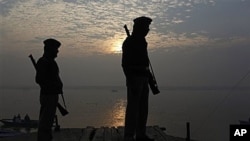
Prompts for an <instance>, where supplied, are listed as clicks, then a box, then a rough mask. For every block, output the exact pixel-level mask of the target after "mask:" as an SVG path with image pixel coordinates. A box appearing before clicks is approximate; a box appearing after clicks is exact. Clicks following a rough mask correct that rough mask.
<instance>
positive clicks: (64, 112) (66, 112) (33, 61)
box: [29, 54, 69, 116]
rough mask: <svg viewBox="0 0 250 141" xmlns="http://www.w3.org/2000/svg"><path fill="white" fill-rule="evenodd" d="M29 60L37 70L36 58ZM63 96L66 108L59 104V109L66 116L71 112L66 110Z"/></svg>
mask: <svg viewBox="0 0 250 141" xmlns="http://www.w3.org/2000/svg"><path fill="white" fill-rule="evenodd" d="M29 58H30V60H31V62H32V64H33V66H34V68H35V70H37V66H36V60H35V59H34V57H33V56H32V54H30V55H29ZM61 95H62V100H63V104H64V107H65V108H64V107H63V106H62V105H61V104H60V103H59V102H58V103H57V108H58V110H59V111H60V113H61V114H62V116H65V115H67V114H68V113H69V112H68V111H67V109H66V104H65V100H64V96H63V94H61Z"/></svg>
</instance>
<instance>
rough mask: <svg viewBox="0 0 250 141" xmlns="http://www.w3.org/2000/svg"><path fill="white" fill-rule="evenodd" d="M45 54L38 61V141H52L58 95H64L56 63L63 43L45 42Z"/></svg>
mask: <svg viewBox="0 0 250 141" xmlns="http://www.w3.org/2000/svg"><path fill="white" fill-rule="evenodd" d="M43 43H44V54H43V56H42V57H41V58H40V59H39V60H38V62H37V65H36V69H37V73H36V82H37V83H38V84H39V85H40V88H41V90H40V104H41V108H40V115H39V126H38V136H37V140H38V141H51V140H52V126H53V122H54V117H55V113H56V107H57V103H58V94H62V93H63V91H62V88H63V83H62V81H61V79H60V77H59V68H58V66H57V63H56V61H55V58H56V57H57V54H58V48H59V47H60V46H61V43H60V42H59V41H57V40H55V39H47V40H45V41H44V42H43Z"/></svg>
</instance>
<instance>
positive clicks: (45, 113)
mask: <svg viewBox="0 0 250 141" xmlns="http://www.w3.org/2000/svg"><path fill="white" fill-rule="evenodd" d="M57 103H58V95H57V94H56V95H44V94H41V95H40V104H41V108H40V115H39V124H38V133H37V141H51V140H52V126H53V123H54V118H55V114H56V107H57Z"/></svg>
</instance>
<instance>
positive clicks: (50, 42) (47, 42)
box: [43, 38, 61, 48]
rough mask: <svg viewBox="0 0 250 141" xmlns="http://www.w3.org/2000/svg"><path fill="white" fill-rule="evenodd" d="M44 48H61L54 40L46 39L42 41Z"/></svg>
mask: <svg viewBox="0 0 250 141" xmlns="http://www.w3.org/2000/svg"><path fill="white" fill-rule="evenodd" d="M43 43H44V46H45V47H56V48H59V47H60V46H61V43H60V42H59V41H57V40H56V39H52V38H49V39H46V40H44V41H43Z"/></svg>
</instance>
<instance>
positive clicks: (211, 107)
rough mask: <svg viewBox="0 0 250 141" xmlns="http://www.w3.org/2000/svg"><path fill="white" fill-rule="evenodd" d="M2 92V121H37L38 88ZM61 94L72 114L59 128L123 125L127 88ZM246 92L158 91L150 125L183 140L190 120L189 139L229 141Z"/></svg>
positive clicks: (245, 106) (245, 112)
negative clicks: (19, 118) (17, 118)
mask: <svg viewBox="0 0 250 141" xmlns="http://www.w3.org/2000/svg"><path fill="white" fill-rule="evenodd" d="M0 92H1V93H0V111H1V113H0V119H2V118H12V117H13V116H14V115H17V114H20V115H22V116H24V115H25V114H29V116H30V118H31V119H38V113H39V89H38V88H4V89H1V91H0ZM64 93H65V94H64V96H65V100H66V105H67V109H68V111H69V112H70V113H69V115H67V116H65V117H62V116H61V115H60V113H57V115H58V119H59V124H60V125H61V127H62V128H67V127H68V128H83V127H86V126H94V127H101V126H123V124H124V114H125V109H126V88H124V87H82V88H79V87H78V88H67V89H65V90H64ZM249 94H250V90H249V89H248V90H234V91H230V89H222V90H218V89H210V90H208V89H206V90H205V89H204V90H202V89H199V90H195V89H190V90H188V89H180V90H179V89H174V90H168V89H162V90H161V93H160V94H159V95H152V94H150V100H149V102H150V104H149V106H150V108H149V117H148V125H159V126H160V127H165V128H166V132H167V134H170V135H173V136H179V137H185V136H186V122H190V126H191V138H192V139H197V140H200V141H228V140H229V125H230V124H239V120H248V118H249V117H250V110H249V108H250V102H249V99H250V95H249ZM60 101H61V103H62V99H61V97H60Z"/></svg>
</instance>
